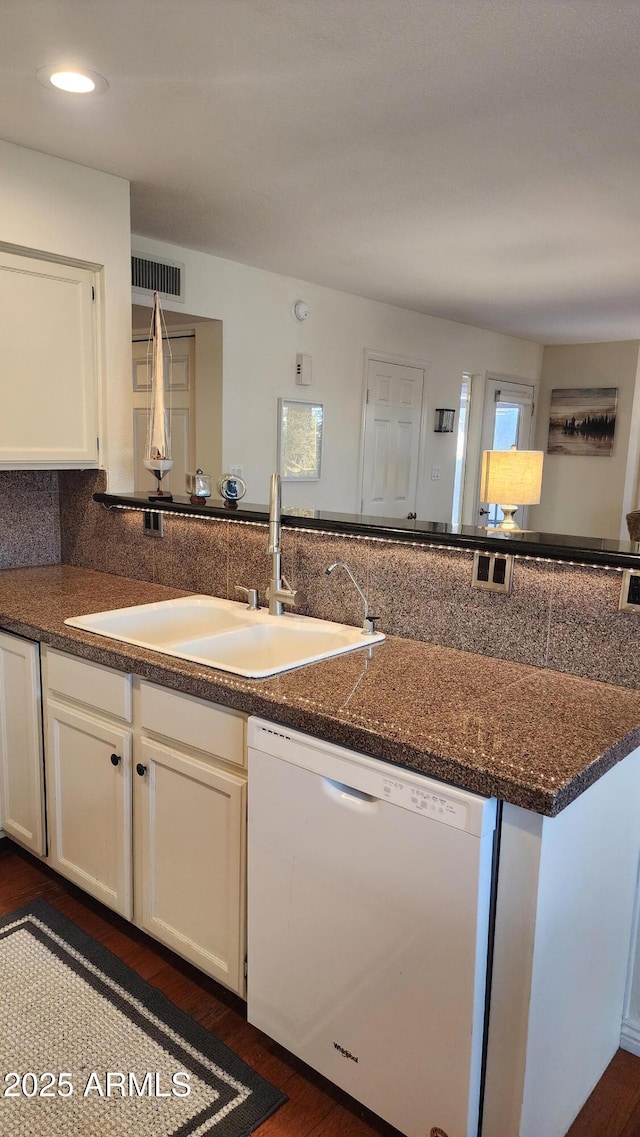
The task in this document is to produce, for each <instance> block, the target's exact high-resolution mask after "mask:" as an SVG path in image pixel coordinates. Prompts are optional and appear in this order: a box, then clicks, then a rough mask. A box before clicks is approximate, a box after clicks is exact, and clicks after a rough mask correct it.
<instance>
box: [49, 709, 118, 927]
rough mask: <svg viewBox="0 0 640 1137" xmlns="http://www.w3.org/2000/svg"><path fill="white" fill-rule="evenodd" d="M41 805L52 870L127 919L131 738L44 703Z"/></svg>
mask: <svg viewBox="0 0 640 1137" xmlns="http://www.w3.org/2000/svg"><path fill="white" fill-rule="evenodd" d="M112 755H115V756H116V757H117V758H118V759H119V761H118V763H117V764H116V765H114V764H113V762H112ZM47 803H48V816H49V827H50V860H51V866H52V868H54V869H56V870H57V871H58V872H61V873H62V874H63V875H64V876H66V877H68V878H69V880H72V881H74V883H75V884H77V885H79V886H80V888H84V889H85V890H86V891H87V892H90V893H91V895H92V896H95V897H97V899H98V900H101V901H102V902H103V904H107V905H108V906H109V907H110V908H113V909H115V911H116V912H119V913H120V915H121V916H125V917H126V918H127V919H130V918H131V908H132V905H131V876H132V869H131V734H130V732H129V731H124V730H120V729H119V728H118V727H115V726H111V725H110V724H108V723H105V722H100V721H98V720H97V719H94V718H92V717H91V716H90V715H87V714H84V713H83V712H82V711H75V710H70V709H69V708H67V707H63V706H61V705H59V704H57V703H55V702H54V701H53V700H49V702H48V704H47Z"/></svg>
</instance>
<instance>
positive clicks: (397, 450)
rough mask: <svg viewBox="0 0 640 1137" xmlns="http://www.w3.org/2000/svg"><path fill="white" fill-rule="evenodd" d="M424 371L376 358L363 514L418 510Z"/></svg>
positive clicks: (371, 368) (371, 367)
mask: <svg viewBox="0 0 640 1137" xmlns="http://www.w3.org/2000/svg"><path fill="white" fill-rule="evenodd" d="M423 388H424V370H423V369H422V368H420V367H408V366H405V365H404V364H399V363H383V362H382V361H381V360H378V359H370V360H369V363H368V366H367V395H366V399H367V402H366V408H365V425H364V453H363V471H362V495H361V497H362V500H361V503H360V509H361V512H362V513H367V514H372V515H373V516H376V517H407V515H408V514H409V513H415V509H416V494H417V488H418V457H419V453H420V427H421V422H422V396H423Z"/></svg>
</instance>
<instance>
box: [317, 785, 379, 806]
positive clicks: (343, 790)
mask: <svg viewBox="0 0 640 1137" xmlns="http://www.w3.org/2000/svg"><path fill="white" fill-rule="evenodd" d="M322 788H323V789H324V792H325V793H326V794H327V795H328V796H329V797H331V798H333V800H334V801H337V802H338V803H339V804H340V805H344V806H346V808H347V809H356V810H358V811H359V812H362V811H363V810H366V811H368V810H370V809H372V808H375V806H376V805H377V804H378V802H379V800H380V799H379V798H377V797H374V795H373V794H366V793H365V792H364V790H356V789H355V788H354V787H353V786H347V785H345V784H344V782H337V781H336V780H335V779H334V778H323V779H322Z"/></svg>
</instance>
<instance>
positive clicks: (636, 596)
mask: <svg viewBox="0 0 640 1137" xmlns="http://www.w3.org/2000/svg"><path fill="white" fill-rule="evenodd" d="M618 608H619V609H620V611H621V612H635V613H636V614H638V615H640V572H637V571H636V569H625V570H624V572H623V574H622V581H621V583H620V601H619V603H618Z"/></svg>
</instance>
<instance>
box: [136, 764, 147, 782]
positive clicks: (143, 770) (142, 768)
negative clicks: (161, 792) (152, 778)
mask: <svg viewBox="0 0 640 1137" xmlns="http://www.w3.org/2000/svg"><path fill="white" fill-rule="evenodd" d="M146 772H147V767H146V766H143V765H142V762H138V765H137V766H136V774H138V776H139V777H140V778H144V776H145V774H146Z"/></svg>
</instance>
